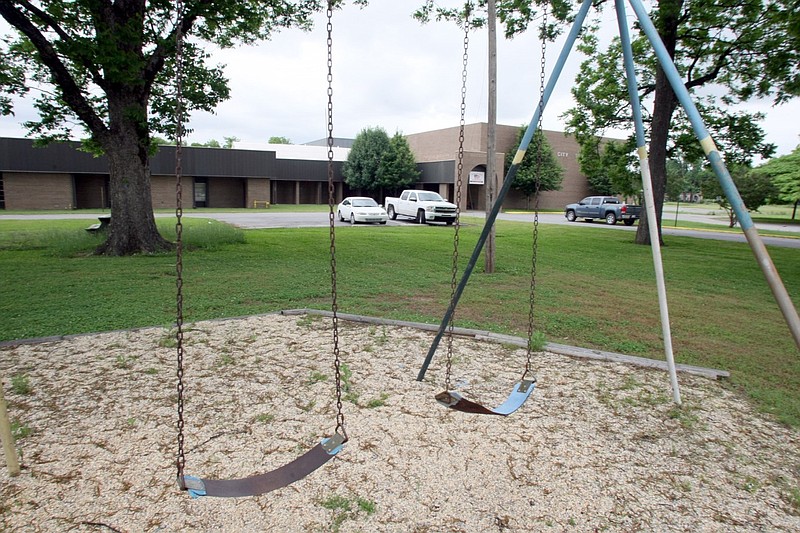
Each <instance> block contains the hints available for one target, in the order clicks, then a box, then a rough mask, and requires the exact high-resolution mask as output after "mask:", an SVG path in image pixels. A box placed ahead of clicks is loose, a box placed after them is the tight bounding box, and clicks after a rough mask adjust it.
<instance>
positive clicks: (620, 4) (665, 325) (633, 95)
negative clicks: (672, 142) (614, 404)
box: [614, 0, 681, 405]
mask: <svg viewBox="0 0 800 533" xmlns="http://www.w3.org/2000/svg"><path fill="white" fill-rule="evenodd" d="M614 5H615V6H616V10H617V24H618V25H619V37H620V41H621V42H622V55H623V58H624V60H625V73H626V77H627V83H628V95H629V97H630V100H631V108H632V110H633V121H634V124H635V125H636V150H637V152H638V154H639V170H640V172H641V174H642V186H643V188H644V198H645V201H644V205H645V209H646V210H647V227H648V230H649V232H650V249H651V250H652V253H653V267H654V268H655V273H656V286H657V288H658V307H659V310H660V312H661V333H662V336H663V337H664V353H665V355H666V358H667V367H668V368H669V380H670V384H671V385H672V399H673V401H674V402H675V403H676V404H678V405H680V403H681V391H680V389H679V388H678V373H677V372H676V370H675V357H674V355H673V352H672V332H671V331H670V324H669V308H668V306H667V286H666V283H665V282H664V264H663V262H662V260H661V242H660V240H659V237H658V220H657V218H656V207H655V198H654V194H653V180H652V176H651V175H650V161H649V159H648V157H647V146H646V145H645V138H644V122H643V121H642V108H641V103H640V101H639V87H638V83H637V81H636V69H635V67H634V64H633V48H632V47H631V37H630V34H629V33H628V24H627V18H626V16H625V15H626V13H625V0H615V2H614Z"/></svg>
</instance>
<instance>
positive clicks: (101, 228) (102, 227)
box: [86, 215, 111, 233]
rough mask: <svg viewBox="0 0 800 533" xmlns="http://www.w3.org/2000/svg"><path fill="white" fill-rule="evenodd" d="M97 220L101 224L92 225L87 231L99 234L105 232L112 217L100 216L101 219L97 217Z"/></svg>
mask: <svg viewBox="0 0 800 533" xmlns="http://www.w3.org/2000/svg"><path fill="white" fill-rule="evenodd" d="M97 220H99V221H100V222H98V223H97V224H92V225H91V226H89V227H88V228H86V231H88V232H89V233H97V232H98V231H104V230H105V229H106V228H107V227H108V225H109V224H110V223H111V215H100V216H99V217H97Z"/></svg>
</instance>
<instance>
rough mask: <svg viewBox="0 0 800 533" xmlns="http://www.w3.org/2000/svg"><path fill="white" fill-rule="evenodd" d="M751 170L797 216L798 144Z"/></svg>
mask: <svg viewBox="0 0 800 533" xmlns="http://www.w3.org/2000/svg"><path fill="white" fill-rule="evenodd" d="M799 31H800V30H799ZM753 172H754V173H756V174H759V175H764V176H767V177H768V178H769V179H771V180H772V184H773V185H774V186H775V188H776V190H777V196H778V199H779V200H780V201H783V202H791V203H792V204H793V205H794V209H792V220H794V219H795V217H796V216H797V206H798V204H800V146H798V147H797V148H795V149H794V150H793V151H792V153H790V154H787V155H784V156H781V157H775V158H773V159H770V160H769V161H767V162H766V163H764V164H763V165H761V166H760V167H758V168H755V169H754V170H753Z"/></svg>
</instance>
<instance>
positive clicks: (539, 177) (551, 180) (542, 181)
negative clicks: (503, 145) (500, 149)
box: [506, 126, 564, 202]
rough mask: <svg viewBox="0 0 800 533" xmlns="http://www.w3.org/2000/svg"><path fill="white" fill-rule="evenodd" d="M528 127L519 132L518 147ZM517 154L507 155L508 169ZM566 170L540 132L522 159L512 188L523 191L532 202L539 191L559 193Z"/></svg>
mask: <svg viewBox="0 0 800 533" xmlns="http://www.w3.org/2000/svg"><path fill="white" fill-rule="evenodd" d="M527 129H528V127H527V126H522V127H521V128H520V129H519V131H518V132H517V142H516V146H519V145H520V143H521V142H522V138H523V137H524V136H525V131H526V130H527ZM515 156H516V153H515V152H514V151H509V152H508V153H507V154H506V167H510V166H511V163H512V162H513V160H514V157H515ZM563 176H564V169H563V168H561V165H560V164H559V163H558V160H557V159H556V155H555V153H553V149H552V148H551V147H550V143H549V142H547V138H546V137H545V136H544V134H542V132H541V131H540V130H537V131H536V133H535V134H534V135H533V138H532V139H531V142H530V144H529V145H528V149H527V150H526V151H525V157H523V158H522V162H520V164H519V167H518V168H517V175H516V176H514V183H513V184H512V187H514V188H515V189H517V190H519V191H521V192H522V193H523V194H524V195H525V196H526V197H527V199H528V202H530V198H531V196H533V195H535V194H536V192H537V190H538V191H557V190H559V189H561V181H562V179H563Z"/></svg>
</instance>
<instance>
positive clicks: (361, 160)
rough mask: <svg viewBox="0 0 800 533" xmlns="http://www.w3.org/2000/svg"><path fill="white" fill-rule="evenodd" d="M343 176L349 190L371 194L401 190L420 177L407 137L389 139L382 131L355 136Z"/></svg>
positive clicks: (373, 129)
mask: <svg viewBox="0 0 800 533" xmlns="http://www.w3.org/2000/svg"><path fill="white" fill-rule="evenodd" d="M342 173H343V174H344V180H345V182H346V183H347V184H348V185H349V186H350V187H352V188H354V189H359V190H363V191H368V192H376V191H379V190H381V189H389V190H397V189H402V188H404V187H407V186H408V185H410V184H412V183H414V182H415V181H416V180H417V178H418V177H419V171H418V170H417V167H416V161H415V160H414V155H413V153H412V152H411V148H410V147H409V146H408V142H407V141H406V139H405V137H403V135H401V134H400V133H396V134H395V135H394V136H393V137H392V138H391V139H390V138H389V136H388V135H387V133H386V131H385V130H384V129H383V128H379V127H376V128H366V129H363V130H361V132H360V133H359V134H358V135H357V136H356V138H355V140H354V141H353V146H352V148H351V149H350V153H349V154H348V156H347V161H346V162H345V164H344V166H343V168H342Z"/></svg>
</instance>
